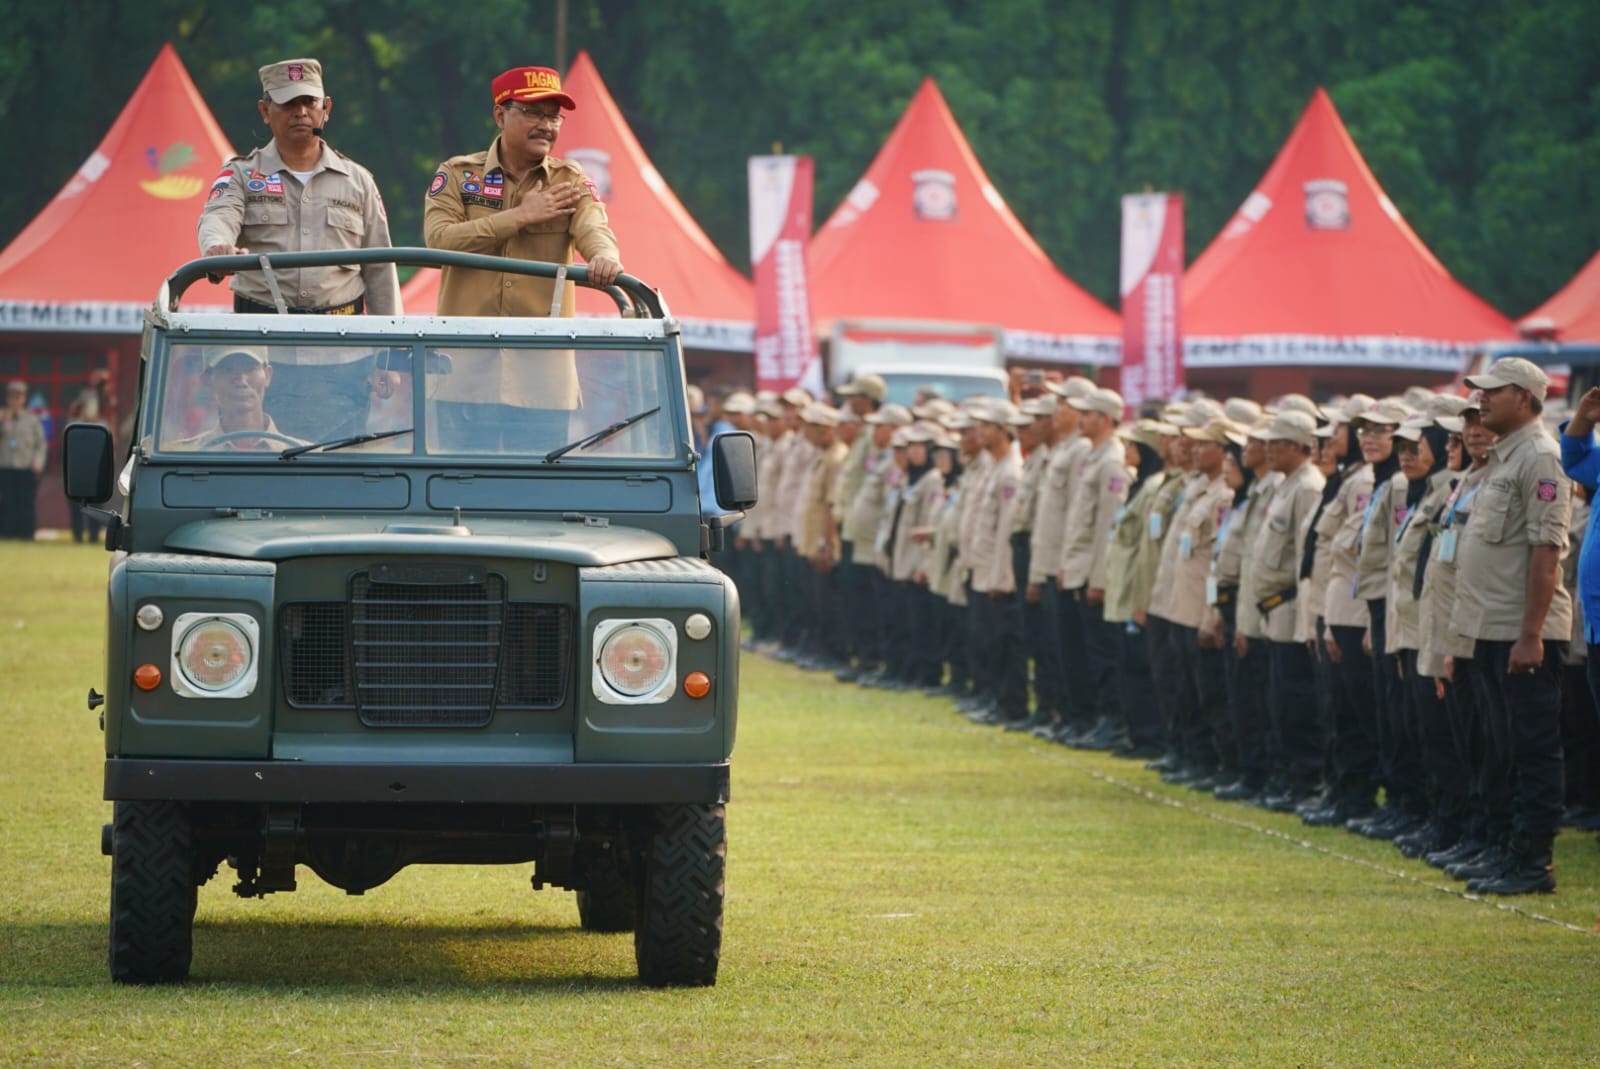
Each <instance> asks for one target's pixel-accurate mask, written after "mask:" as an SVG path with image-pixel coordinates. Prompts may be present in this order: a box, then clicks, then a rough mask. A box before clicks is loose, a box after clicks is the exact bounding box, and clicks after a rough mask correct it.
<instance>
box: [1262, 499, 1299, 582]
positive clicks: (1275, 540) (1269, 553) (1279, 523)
mask: <svg viewBox="0 0 1600 1069" xmlns="http://www.w3.org/2000/svg"><path fill="white" fill-rule="evenodd" d="M1261 546H1262V550H1263V553H1264V556H1265V557H1266V559H1267V560H1268V561H1269V562H1271V564H1272V565H1273V567H1274V568H1283V567H1286V566H1287V565H1288V563H1289V559H1290V556H1291V554H1293V552H1294V524H1292V523H1291V522H1290V516H1289V508H1288V506H1287V505H1284V506H1280V507H1278V508H1274V509H1270V510H1269V511H1268V512H1267V529H1266V533H1265V534H1264V535H1263V536H1262V542H1261Z"/></svg>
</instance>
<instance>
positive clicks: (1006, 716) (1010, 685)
mask: <svg viewBox="0 0 1600 1069" xmlns="http://www.w3.org/2000/svg"><path fill="white" fill-rule="evenodd" d="M972 418H973V419H974V420H975V421H976V422H977V423H978V424H979V426H980V427H981V428H982V433H983V447H984V451H985V452H986V453H987V454H988V456H989V460H990V468H989V474H988V477H987V478H986V479H985V480H984V482H983V488H982V490H981V492H980V493H979V495H978V497H977V498H976V499H975V500H974V501H973V502H972V505H971V508H972V509H973V512H974V518H973V522H972V524H971V527H970V531H971V535H970V537H971V540H972V543H973V544H972V546H971V547H969V548H970V550H971V553H970V556H969V560H971V561H972V595H973V601H972V605H971V607H970V611H971V612H972V614H973V621H974V627H973V637H974V640H975V641H977V642H978V643H980V648H979V651H978V663H979V665H980V667H981V669H982V671H981V672H980V675H979V676H978V687H979V690H980V692H982V693H985V694H987V695H989V696H991V697H992V699H993V701H992V702H991V703H988V704H985V705H984V706H982V707H980V708H978V709H975V710H973V711H972V712H971V713H969V714H968V715H969V716H970V717H971V718H972V719H974V720H979V721H981V722H986V723H995V724H1020V723H1021V722H1022V721H1024V720H1026V719H1027V716H1028V684H1027V652H1026V647H1025V646H1024V644H1023V643H1024V637H1023V628H1022V591H1021V590H1019V589H1018V588H1017V582H1016V568H1015V566H1014V564H1013V561H1012V556H1011V553H1012V545H1013V543H1012V539H1011V529H1012V526H1013V520H1014V518H1015V514H1016V511H1017V507H1018V502H1019V501H1020V500H1021V496H1022V494H1021V491H1022V457H1021V454H1020V451H1019V450H1018V448H1017V444H1016V440H1015V434H1016V431H1017V430H1018V429H1020V428H1021V427H1023V426H1025V425H1028V424H1031V423H1032V422H1033V417H1031V416H1024V415H1022V414H1021V413H1019V412H1018V411H1017V407H1016V406H1015V405H1013V404H1012V403H1011V402H1010V401H1005V400H1000V399H994V400H992V401H990V402H989V403H987V404H984V405H981V406H974V407H973V409H972Z"/></svg>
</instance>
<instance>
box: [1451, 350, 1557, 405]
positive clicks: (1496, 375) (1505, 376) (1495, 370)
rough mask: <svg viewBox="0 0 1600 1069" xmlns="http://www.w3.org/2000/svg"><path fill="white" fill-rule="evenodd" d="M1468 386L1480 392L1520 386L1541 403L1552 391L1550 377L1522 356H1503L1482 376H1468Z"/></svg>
mask: <svg viewBox="0 0 1600 1069" xmlns="http://www.w3.org/2000/svg"><path fill="white" fill-rule="evenodd" d="M1467 385H1468V386H1475V387H1477V388H1478V389H1480V390H1498V389H1499V388H1500V387H1502V386H1520V387H1522V388H1523V389H1524V390H1527V391H1528V392H1529V393H1531V394H1533V396H1534V397H1536V398H1538V399H1539V400H1540V401H1543V400H1544V395H1545V392H1546V391H1547V390H1549V389H1550V376H1549V375H1546V374H1545V373H1544V369H1543V368H1541V367H1540V366H1539V365H1538V364H1535V363H1534V362H1533V361H1532V360H1524V359H1522V357H1520V356H1502V357H1501V358H1500V359H1499V360H1496V361H1495V362H1494V363H1492V364H1490V365H1489V370H1488V371H1486V372H1484V373H1483V374H1482V375H1468V376H1467Z"/></svg>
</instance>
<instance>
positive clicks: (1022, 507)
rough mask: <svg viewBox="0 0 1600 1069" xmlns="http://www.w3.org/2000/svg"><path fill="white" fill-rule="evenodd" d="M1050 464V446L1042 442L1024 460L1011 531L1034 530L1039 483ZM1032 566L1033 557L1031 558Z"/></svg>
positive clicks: (1013, 510) (1030, 563)
mask: <svg viewBox="0 0 1600 1069" xmlns="http://www.w3.org/2000/svg"><path fill="white" fill-rule="evenodd" d="M1049 464H1050V447H1049V446H1048V445H1044V444H1042V443H1041V444H1040V445H1038V446H1037V447H1035V448H1034V450H1033V452H1031V453H1029V454H1028V456H1027V459H1026V460H1024V461H1023V462H1022V481H1021V482H1019V483H1018V484H1017V505H1016V508H1014V509H1012V510H1011V512H1012V515H1011V531H1012V533H1013V534H1015V533H1016V532H1018V531H1032V530H1033V523H1034V517H1035V515H1036V512H1037V508H1038V504H1039V485H1040V483H1042V482H1043V481H1044V473H1045V470H1046V468H1048V467H1049ZM1029 565H1030V567H1031V566H1032V558H1031V556H1030V558H1029Z"/></svg>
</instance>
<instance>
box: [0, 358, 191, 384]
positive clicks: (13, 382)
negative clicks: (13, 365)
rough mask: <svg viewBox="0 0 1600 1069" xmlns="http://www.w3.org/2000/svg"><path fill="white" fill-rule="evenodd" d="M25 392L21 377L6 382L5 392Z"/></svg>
mask: <svg viewBox="0 0 1600 1069" xmlns="http://www.w3.org/2000/svg"><path fill="white" fill-rule="evenodd" d="M219 359H220V357H219ZM211 363H215V361H212V362H211ZM211 363H207V364H206V367H210V366H211ZM27 392H28V384H27V383H26V382H23V381H22V380H21V379H12V380H11V381H10V382H8V383H6V393H27Z"/></svg>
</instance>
